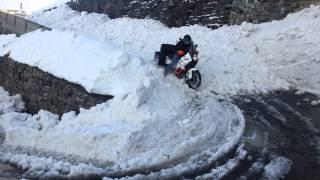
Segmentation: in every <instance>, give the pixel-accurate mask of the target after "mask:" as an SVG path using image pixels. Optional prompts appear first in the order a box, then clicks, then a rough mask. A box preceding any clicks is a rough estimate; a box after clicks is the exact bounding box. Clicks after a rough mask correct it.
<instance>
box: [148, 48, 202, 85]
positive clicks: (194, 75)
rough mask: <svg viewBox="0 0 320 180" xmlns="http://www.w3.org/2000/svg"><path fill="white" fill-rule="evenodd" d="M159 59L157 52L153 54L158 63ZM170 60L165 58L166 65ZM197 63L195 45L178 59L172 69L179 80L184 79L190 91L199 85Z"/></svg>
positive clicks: (199, 76)
mask: <svg viewBox="0 0 320 180" xmlns="http://www.w3.org/2000/svg"><path fill="white" fill-rule="evenodd" d="M159 57H160V52H159V51H157V52H155V54H154V58H155V60H156V61H157V62H158V61H159ZM170 61H171V60H170V58H168V57H167V59H166V62H167V63H166V64H169V63H170ZM198 61H199V58H198V50H197V45H194V46H192V47H191V48H190V49H189V52H188V53H187V54H185V55H184V56H183V57H181V58H180V60H179V61H178V63H177V65H176V67H175V68H174V74H175V75H176V76H177V77H178V78H179V79H182V78H184V79H185V83H186V84H188V86H189V87H190V88H191V89H197V88H199V87H200V85H201V74H200V72H199V70H197V69H196V68H195V66H196V65H197V63H198Z"/></svg>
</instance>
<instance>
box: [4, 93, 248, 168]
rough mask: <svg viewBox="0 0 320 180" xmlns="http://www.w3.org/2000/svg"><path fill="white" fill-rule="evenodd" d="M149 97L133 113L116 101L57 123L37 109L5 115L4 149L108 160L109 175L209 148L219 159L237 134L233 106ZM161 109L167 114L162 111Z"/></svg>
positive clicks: (238, 117)
mask: <svg viewBox="0 0 320 180" xmlns="http://www.w3.org/2000/svg"><path fill="white" fill-rule="evenodd" d="M155 95H156V97H157V98H159V99H156V98H155V97H154V96H153V98H152V99H153V100H154V101H149V102H147V103H146V104H145V105H142V106H141V107H139V108H138V109H135V108H132V109H130V107H126V106H128V105H130V102H131V100H130V99H125V100H122V99H121V100H119V99H117V98H116V99H115V100H113V101H111V102H107V103H104V104H101V105H98V106H96V107H93V108H92V109H90V110H82V111H81V113H80V114H79V115H75V114H74V113H73V112H70V113H67V114H65V115H64V116H63V117H62V119H61V121H57V120H56V119H57V117H56V116H54V115H52V114H51V113H48V112H45V111H43V110H42V111H40V112H39V114H36V115H34V116H31V115H29V114H26V113H18V112H7V113H5V114H2V115H1V116H0V124H1V126H2V127H3V129H5V130H6V131H5V132H6V136H5V143H6V144H7V145H10V146H22V147H28V148H34V149H38V150H44V151H47V152H50V151H52V152H57V153H62V154H65V155H72V156H79V157H81V159H86V160H89V159H91V160H98V161H102V162H109V163H111V164H114V166H113V171H120V170H121V171H125V170H130V169H139V168H144V167H149V166H160V165H162V164H166V162H172V161H175V162H179V161H180V162H185V161H188V159H189V158H191V157H192V156H194V155H195V154H198V153H201V152H205V151H207V150H209V149H212V152H211V153H210V154H215V157H219V156H220V155H221V154H224V153H226V152H227V151H228V150H229V149H231V148H233V147H234V146H235V145H236V143H237V142H238V141H239V139H240V137H241V135H242V133H243V130H244V119H243V116H242V114H241V113H240V110H239V109H237V108H236V107H235V106H233V105H230V104H227V103H218V102H217V101H215V100H214V97H211V98H210V97H209V96H203V97H201V96H198V95H193V97H191V98H189V99H188V98H186V97H183V96H184V95H182V97H183V98H184V100H182V101H181V102H177V99H176V98H181V95H175V94H172V97H171V98H170V99H162V98H163V97H161V96H158V92H155ZM207 98H210V99H211V100H209V101H208V100H207ZM160 99H162V100H160ZM166 105H167V106H168V107H171V108H173V109H172V111H170V110H168V109H166V108H163V106H166ZM156 108H158V110H157V111H153V112H152V111H151V109H154V110H155V109H156ZM176 109H180V110H181V111H177V110H176ZM48 119H50V121H48ZM44 120H46V121H45V122H46V123H44ZM48 142H50V143H48ZM172 147H174V148H172ZM221 149H223V151H221ZM220 151H221V152H220ZM218 152H219V153H218ZM214 159H215V158H214ZM214 159H213V160H214Z"/></svg>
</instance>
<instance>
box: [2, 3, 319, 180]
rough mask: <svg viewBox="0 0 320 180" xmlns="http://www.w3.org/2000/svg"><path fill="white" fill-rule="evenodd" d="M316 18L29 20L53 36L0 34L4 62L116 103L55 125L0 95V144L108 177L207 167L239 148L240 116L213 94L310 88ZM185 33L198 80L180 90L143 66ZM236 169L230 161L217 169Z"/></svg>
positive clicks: (56, 13)
mask: <svg viewBox="0 0 320 180" xmlns="http://www.w3.org/2000/svg"><path fill="white" fill-rule="evenodd" d="M318 15H320V8H319V7H311V8H309V9H307V10H304V11H302V12H300V13H297V14H295V15H292V16H289V17H288V18H287V19H285V20H283V21H280V22H272V23H266V24H262V25H252V24H246V23H244V24H242V25H241V26H231V27H223V28H220V29H218V30H216V31H212V30H210V29H207V28H204V27H200V26H191V27H182V28H172V29H169V28H167V27H165V26H163V25H162V24H160V23H158V22H156V21H153V20H134V19H129V18H121V19H115V20H110V19H109V18H108V17H107V16H106V15H98V14H87V13H85V12H83V13H77V12H74V11H72V10H70V9H69V8H67V7H65V6H62V7H59V8H57V9H54V10H51V11H48V12H44V13H41V14H37V15H35V16H34V19H35V20H36V21H38V22H40V23H43V24H45V25H47V26H50V27H53V28H54V29H55V30H52V31H44V32H42V31H35V32H32V33H29V34H25V35H23V36H21V37H19V38H15V37H12V35H11V39H10V37H9V38H8V36H0V39H1V42H4V41H2V39H5V38H8V39H10V40H6V41H5V42H4V43H3V45H2V47H1V48H0V49H1V50H0V51H1V52H9V51H10V56H11V57H12V58H13V59H15V60H17V61H19V62H21V63H26V64H29V65H32V66H37V67H39V68H40V69H42V70H44V71H48V72H50V73H52V74H54V75H55V76H58V77H61V78H65V79H66V80H69V81H71V82H74V83H78V84H80V85H82V86H83V87H85V88H86V89H87V91H89V92H95V93H99V94H111V95H115V98H114V99H113V100H112V101H108V102H106V103H102V104H100V105H97V106H95V107H92V108H91V109H88V110H85V109H81V110H80V114H78V115H76V114H75V113H74V112H69V113H66V114H64V115H63V116H62V118H61V119H60V121H59V119H58V118H57V116H55V115H53V114H51V113H50V112H46V111H40V112H39V113H38V114H36V115H33V116H32V115H30V114H25V113H19V112H14V111H16V110H15V109H14V108H13V109H12V108H6V107H10V102H11V101H10V99H11V98H10V97H8V95H7V94H6V93H5V92H2V91H0V94H1V93H2V95H1V96H0V97H4V98H2V99H3V102H2V103H3V104H4V105H2V106H0V107H1V108H3V109H9V110H8V111H3V112H4V113H3V114H1V115H0V124H1V126H2V128H3V129H4V130H5V132H6V134H5V144H6V145H10V146H22V147H27V148H31V149H32V148H35V149H37V150H40V151H45V152H56V153H62V154H64V155H66V156H78V157H81V158H83V159H86V160H100V161H103V162H108V163H109V164H111V165H110V169H111V170H110V171H111V173H112V172H126V171H130V170H139V169H140V170H141V169H143V168H146V167H164V168H167V167H169V166H172V162H174V163H175V164H178V165H177V166H175V167H174V168H169V169H165V170H163V171H160V172H157V173H154V174H153V175H154V177H159V176H162V175H168V174H176V173H179V172H188V171H190V169H191V170H192V169H196V168H199V166H201V163H203V164H204V163H212V162H214V161H215V160H216V159H217V158H219V157H221V156H222V155H224V154H226V153H227V152H228V151H230V149H232V148H233V147H234V146H235V145H236V144H237V143H238V142H239V139H240V137H241V135H242V133H243V130H244V126H245V125H244V118H243V115H242V114H241V112H240V110H239V109H238V108H237V107H235V106H234V105H232V104H229V103H227V102H218V101H217V100H216V99H217V98H218V97H221V96H217V95H215V94H217V93H218V94H222V95H228V96H232V95H235V94H239V93H252V92H266V91H269V90H275V89H281V88H289V87H290V86H292V87H296V88H303V89H306V90H309V91H314V92H318V91H319V89H320V88H318V87H319V86H320V83H318V80H319V79H317V78H316V74H317V73H316V70H319V63H318V60H317V58H318V57H320V56H319V55H320V54H319V45H320V43H319V38H318V37H319V32H320V31H319V29H318V28H319V27H320V26H319V25H320V18H318ZM300 26H303V27H304V28H303V29H302V28H300ZM186 33H188V34H191V35H192V37H193V38H194V40H195V42H196V43H198V44H199V49H200V53H201V54H200V59H201V61H200V62H199V65H198V66H197V68H199V69H200V71H201V73H202V74H203V85H202V87H201V89H200V90H199V91H193V90H190V89H188V88H187V86H186V85H185V84H184V82H183V81H182V80H178V79H177V78H175V77H174V76H167V77H163V75H162V74H163V71H162V69H159V68H158V67H156V65H155V62H153V59H152V58H153V52H154V51H156V50H158V48H159V46H160V44H161V43H175V40H176V39H178V37H181V36H183V35H184V34H186ZM281 48H285V50H284V51H280V49H281ZM289 49H290V53H289ZM308 64H309V65H311V66H312V67H310V66H308ZM281 67H282V68H281ZM293 70H297V71H296V72H292V71H293ZM298 70H299V71H298ZM307 75H308V76H309V78H310V79H311V80H312V83H310V82H308V81H307V79H306V77H307ZM48 142H50V143H48ZM241 154H242V155H244V153H240V155H241ZM242 155H241V156H239V157H242ZM10 157H11V156H10ZM21 157H22V156H21ZM18 159H19V158H18ZM200 159H202V160H203V159H205V160H203V161H201V160H200ZM20 160H21V159H19V160H17V162H20ZM281 162H282V161H281ZM199 164H200V165H199ZM203 164H202V165H203ZM236 164H237V163H236V162H235V163H232V162H230V166H229V165H227V167H226V168H229V167H230V168H234V167H235V166H236ZM275 164H278V161H277V160H275ZM287 164H288V163H287ZM271 165H273V164H271ZM271 165H270V166H271ZM27 167H32V163H31V164H29V166H27ZM76 169H77V168H76ZM80 169H81V168H80ZM89 169H90V168H89ZM213 173H215V172H213ZM218 173H219V172H218ZM219 174H220V173H219ZM269 174H272V173H269V171H268V170H267V169H266V176H269ZM137 179H139V177H137Z"/></svg>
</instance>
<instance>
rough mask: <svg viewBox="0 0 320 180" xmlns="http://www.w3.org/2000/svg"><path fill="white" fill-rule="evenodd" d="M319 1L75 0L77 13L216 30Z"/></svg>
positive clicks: (269, 18) (266, 18)
mask: <svg viewBox="0 0 320 180" xmlns="http://www.w3.org/2000/svg"><path fill="white" fill-rule="evenodd" d="M319 2H320V0H139V1H136V0H74V1H73V2H72V3H70V6H71V7H72V8H73V9H75V10H79V11H88V12H97V13H105V14H108V15H109V16H110V17H111V18H118V17H122V16H128V17H131V18H139V19H143V18H152V19H156V20H160V21H161V22H162V23H164V24H166V25H168V26H169V27H179V26H184V25H193V24H199V25H203V26H207V27H209V28H212V29H215V28H218V27H221V26H223V25H226V24H241V23H242V22H243V21H247V22H251V23H261V22H268V21H272V20H279V19H283V18H284V17H285V16H286V15H287V14H288V13H291V12H295V11H298V10H300V9H302V8H305V7H308V6H310V4H319Z"/></svg>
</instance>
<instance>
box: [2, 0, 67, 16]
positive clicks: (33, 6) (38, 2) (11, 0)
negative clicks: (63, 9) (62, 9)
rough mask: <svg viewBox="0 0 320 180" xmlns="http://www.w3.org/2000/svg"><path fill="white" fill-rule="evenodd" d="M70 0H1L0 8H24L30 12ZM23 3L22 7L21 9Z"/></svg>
mask: <svg viewBox="0 0 320 180" xmlns="http://www.w3.org/2000/svg"><path fill="white" fill-rule="evenodd" d="M69 1H70V0H0V9H3V10H23V11H25V12H26V13H28V14H32V13H33V12H37V11H41V10H44V9H46V8H51V7H54V6H56V5H61V4H62V3H66V2H69ZM20 3H22V9H20Z"/></svg>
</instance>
